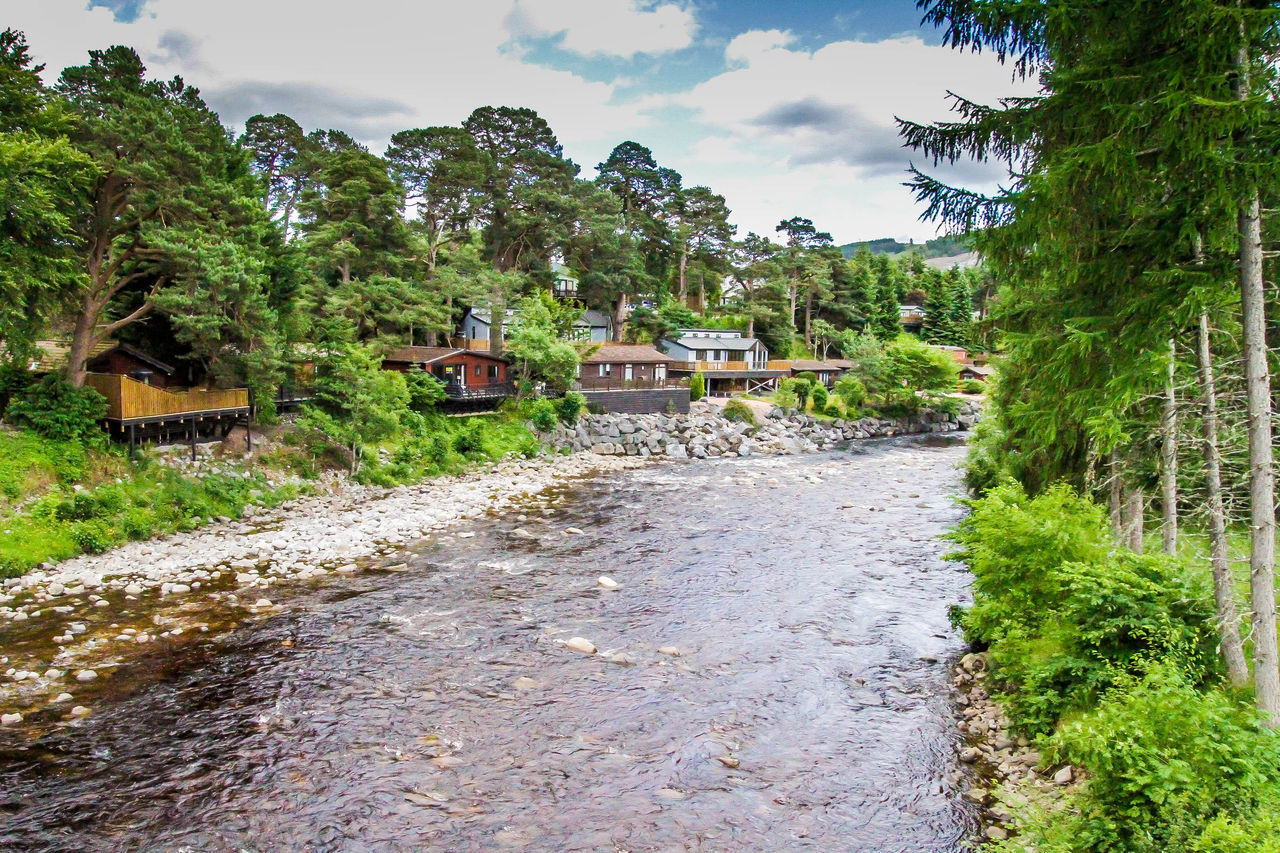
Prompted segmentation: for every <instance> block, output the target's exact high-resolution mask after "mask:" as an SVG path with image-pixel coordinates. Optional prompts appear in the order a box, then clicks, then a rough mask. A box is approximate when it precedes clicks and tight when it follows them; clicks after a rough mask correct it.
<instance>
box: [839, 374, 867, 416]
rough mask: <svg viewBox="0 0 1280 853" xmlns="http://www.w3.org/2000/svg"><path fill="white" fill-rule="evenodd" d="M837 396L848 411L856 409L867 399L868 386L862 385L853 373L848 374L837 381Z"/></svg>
mask: <svg viewBox="0 0 1280 853" xmlns="http://www.w3.org/2000/svg"><path fill="white" fill-rule="evenodd" d="M834 390H835V393H836V396H837V397H839V398H840V401H841V402H842V403H844V405H845V407H846V408H848V409H851V410H852V409H856V408H858V407H859V406H861V405H862V403H863V401H864V400H866V399H867V389H866V386H865V385H863V384H862V380H861V379H859V378H858V377H857V376H855V375H853V374H852V373H846V374H845V375H844V376H841V377H840V378H839V379H837V380H836V385H835V389H834Z"/></svg>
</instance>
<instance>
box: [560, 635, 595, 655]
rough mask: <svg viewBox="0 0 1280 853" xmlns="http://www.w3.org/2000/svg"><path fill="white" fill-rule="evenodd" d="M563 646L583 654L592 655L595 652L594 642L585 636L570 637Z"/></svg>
mask: <svg viewBox="0 0 1280 853" xmlns="http://www.w3.org/2000/svg"><path fill="white" fill-rule="evenodd" d="M564 645H565V648H567V649H572V650H573V651H575V652H582V653H583V654H584V655H594V654H595V653H596V647H595V644H594V643H592V642H591V641H590V640H588V639H587V638H586V637H570V638H569V639H568V640H565V642H564Z"/></svg>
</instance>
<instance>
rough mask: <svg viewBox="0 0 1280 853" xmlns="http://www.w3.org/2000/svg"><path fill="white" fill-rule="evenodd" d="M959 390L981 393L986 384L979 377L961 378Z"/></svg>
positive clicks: (984, 389)
mask: <svg viewBox="0 0 1280 853" xmlns="http://www.w3.org/2000/svg"><path fill="white" fill-rule="evenodd" d="M960 390H961V391H963V392H964V393H966V394H981V393H982V392H984V391H986V390H987V384H986V383H985V382H983V381H982V380H981V379H963V380H961V382H960Z"/></svg>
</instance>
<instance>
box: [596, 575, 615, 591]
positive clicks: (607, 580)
mask: <svg viewBox="0 0 1280 853" xmlns="http://www.w3.org/2000/svg"><path fill="white" fill-rule="evenodd" d="M596 585H597V586H599V587H603V588H604V589H617V588H618V582H617V581H616V580H614V579H613V578H611V577H609V576H608V575H601V576H600V578H599V580H597V581H596Z"/></svg>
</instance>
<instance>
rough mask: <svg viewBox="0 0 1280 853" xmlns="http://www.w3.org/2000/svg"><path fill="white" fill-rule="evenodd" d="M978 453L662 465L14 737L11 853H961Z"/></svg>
mask: <svg viewBox="0 0 1280 853" xmlns="http://www.w3.org/2000/svg"><path fill="white" fill-rule="evenodd" d="M962 454H963V448H962V446H961V444H960V443H959V442H957V441H955V440H946V439H937V438H933V439H930V438H912V439H895V440H889V441H879V442H867V443H863V444H860V445H857V446H855V447H854V448H852V449H850V450H848V451H839V452H834V453H825V454H815V455H807V456H788V457H771V458H747V459H741V460H733V461H728V460H717V461H706V462H691V463H680V464H656V465H651V466H647V467H644V468H640V469H637V470H634V471H629V472H624V473H621V474H614V475H608V476H607V477H603V478H600V479H597V480H589V481H581V482H576V483H572V484H569V485H567V486H565V487H562V488H559V489H555V490H552V491H549V492H544V493H542V494H540V495H538V496H536V497H534V498H531V499H530V500H529V501H528V503H527V504H526V505H525V506H524V507H523V508H522V509H521V512H522V513H523V514H524V515H525V516H526V517H525V518H524V520H519V518H518V517H516V516H515V515H514V514H512V515H511V516H508V517H491V518H488V519H484V520H481V521H478V522H477V523H476V524H475V525H474V526H472V527H471V528H470V530H469V531H468V532H471V531H474V534H475V535H474V536H458V535H456V534H453V535H448V536H445V537H442V538H441V539H440V540H434V541H433V540H428V541H424V542H422V543H420V545H418V546H417V547H416V548H415V549H414V554H415V556H414V559H412V560H410V561H409V564H408V568H407V570H401V571H395V572H381V571H370V572H366V573H365V574H362V575H359V576H354V577H349V578H343V579H340V580H337V581H336V582H335V581H331V582H329V583H327V584H324V585H319V586H315V587H311V588H300V589H298V590H297V591H296V592H295V594H294V596H293V598H292V600H291V602H290V604H291V607H290V608H288V609H287V610H286V611H285V612H283V613H280V614H278V615H275V616H272V617H271V618H269V619H265V620H261V621H257V622H252V623H249V624H243V625H240V626H239V627H236V628H234V629H229V630H224V631H214V632H212V633H210V634H209V635H207V636H205V637H203V638H201V639H200V641H198V642H189V643H186V644H184V645H182V646H181V647H178V648H174V649H169V650H154V651H152V652H150V653H149V656H148V657H147V658H145V659H143V660H140V661H139V662H138V663H137V665H136V666H135V667H134V668H133V670H132V671H131V673H130V675H129V676H128V677H127V678H125V677H122V678H120V679H115V680H114V681H116V682H117V685H116V686H115V688H114V689H113V692H112V693H111V694H110V695H108V696H105V697H104V698H103V699H102V701H101V703H99V704H98V705H97V706H95V709H94V713H93V715H92V716H90V717H88V718H87V719H85V720H83V721H78V722H76V723H75V724H72V725H62V726H59V727H55V728H52V729H49V730H47V731H45V732H44V733H43V734H41V735H39V736H37V737H35V738H34V739H33V738H32V737H30V736H27V737H23V736H21V735H19V734H17V733H15V732H13V731H11V730H6V731H5V732H4V733H3V734H0V849H2V850H12V851H35V850H40V851H55V850H56V851H62V850H66V851H153V850H162V851H252V853H260V852H261V853H266V851H293V850H296V851H401V850H403V851H423V850H432V851H434V850H440V851H471V850H476V851H488V850H520V849H523V850H537V851H694V850H697V851H783V850H786V851H791V850H814V851H913V853H914V851H960V850H962V849H964V842H965V839H966V837H967V836H968V835H969V834H970V833H971V832H972V831H973V830H974V827H975V826H976V818H975V816H974V814H973V812H972V810H971V808H970V807H968V806H967V805H966V804H965V803H964V801H963V799H962V798H961V796H960V793H961V791H962V787H963V783H962V781H961V780H960V773H959V771H958V769H957V762H956V758H955V743H956V734H955V727H954V708H953V705H952V699H953V693H952V688H951V686H950V681H949V678H948V673H947V666H948V661H949V660H950V659H951V658H953V657H954V656H955V655H956V654H958V653H959V652H960V651H961V641H960V639H959V638H958V637H957V636H956V635H955V633H954V632H953V631H952V630H951V629H950V627H949V626H948V622H947V608H948V605H950V604H951V603H953V602H955V601H957V600H960V599H962V598H963V597H964V596H965V595H966V590H967V580H966V576H965V574H964V571H963V569H962V568H961V567H960V566H958V565H956V564H952V563H947V562H944V561H943V560H942V559H941V555H942V554H943V553H945V551H946V544H945V543H944V542H940V541H939V540H938V539H937V536H938V535H939V534H940V533H942V532H944V530H945V529H946V528H947V527H948V526H949V525H951V524H953V523H954V522H956V521H957V520H958V519H959V518H960V517H961V514H962V509H961V508H960V507H959V506H958V505H957V504H956V502H955V501H954V495H956V494H957V493H958V492H959V489H960V482H959V475H958V472H957V471H956V467H955V466H956V464H957V463H958V461H959V460H960V459H961V456H962ZM566 528H577V529H580V530H581V531H583V532H582V534H581V535H577V534H573V533H570V534H566V533H565V530H566ZM530 534H532V535H530ZM600 575H608V576H609V577H611V578H613V579H615V580H616V581H617V583H618V588H617V589H613V590H606V589H602V588H600V587H598V586H597V578H598V577H599V576H600ZM572 637H584V638H587V639H589V640H590V641H591V642H592V643H593V644H594V645H595V646H596V647H597V648H598V650H599V651H598V653H596V654H585V653H580V652H576V651H573V650H572V649H571V648H569V647H567V646H566V645H565V641H566V640H568V639H569V638H572ZM659 649H662V651H659Z"/></svg>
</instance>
